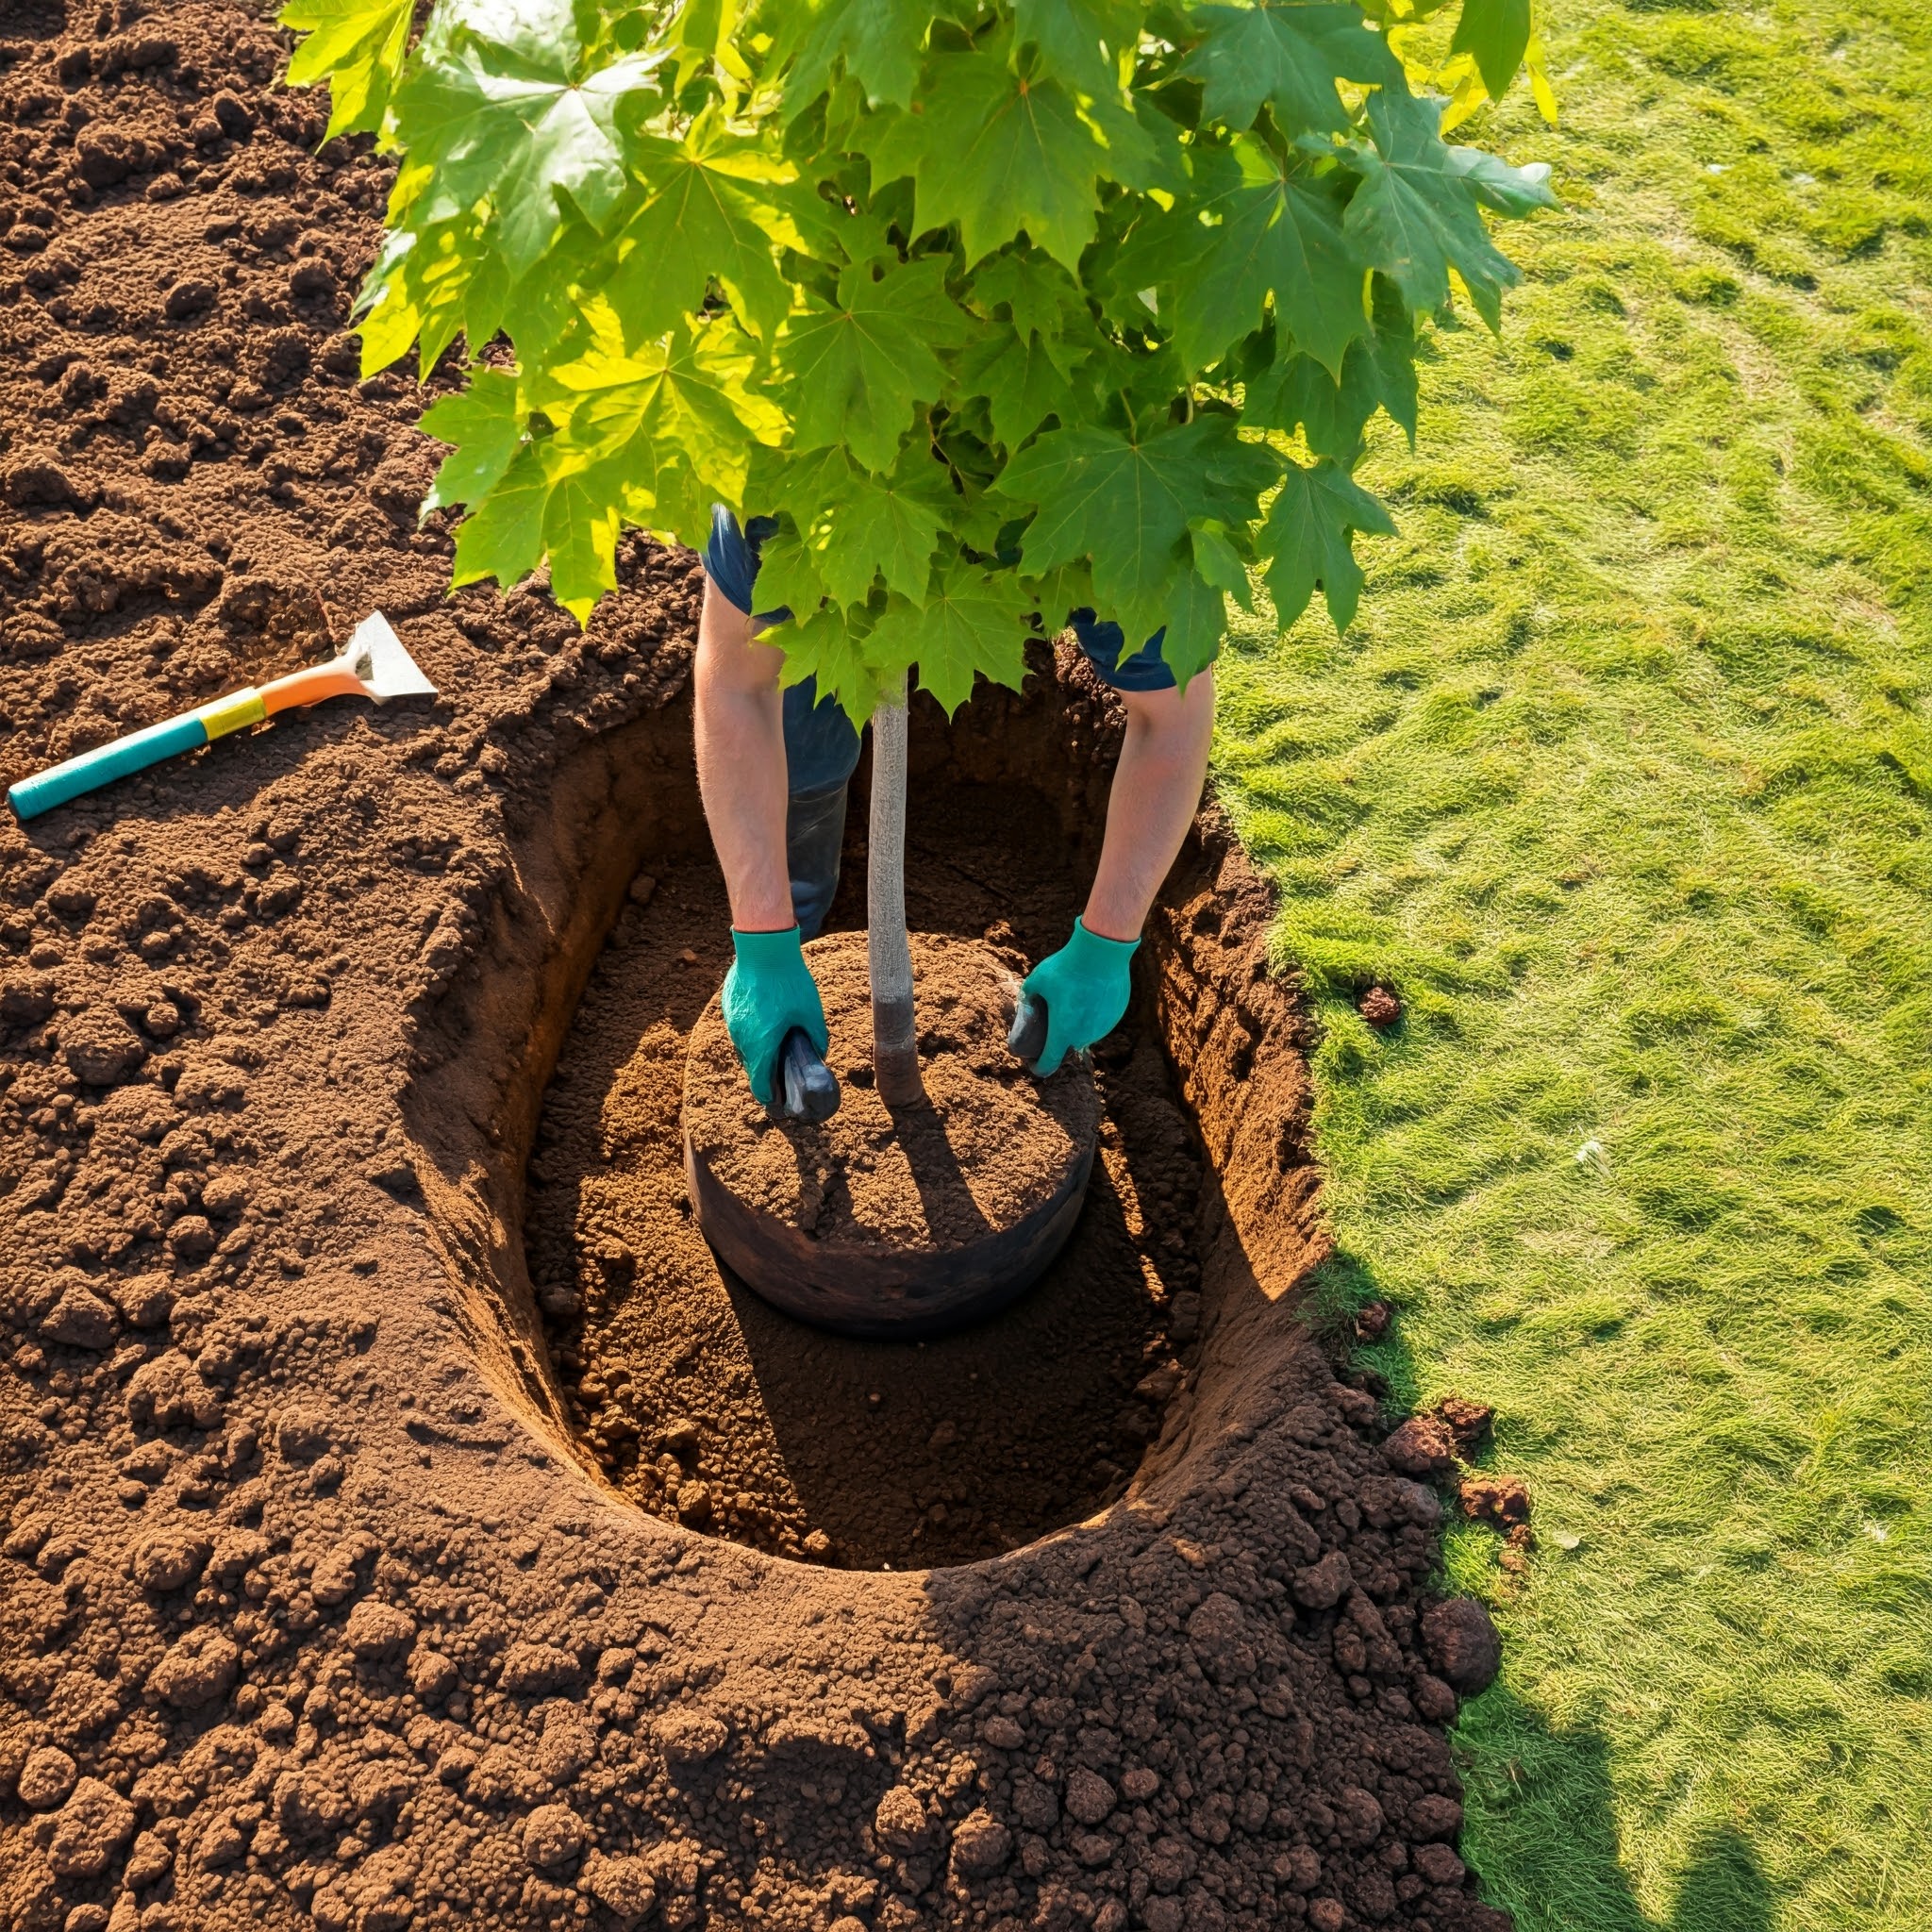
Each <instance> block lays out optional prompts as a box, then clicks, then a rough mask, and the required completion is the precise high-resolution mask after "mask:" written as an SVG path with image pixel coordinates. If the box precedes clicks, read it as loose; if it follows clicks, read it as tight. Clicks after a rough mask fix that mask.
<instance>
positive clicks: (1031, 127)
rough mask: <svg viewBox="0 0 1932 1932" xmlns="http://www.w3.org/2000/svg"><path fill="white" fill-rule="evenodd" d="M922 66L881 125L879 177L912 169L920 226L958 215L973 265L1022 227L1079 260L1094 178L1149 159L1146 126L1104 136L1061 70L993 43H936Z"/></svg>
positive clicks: (1075, 263) (1057, 253)
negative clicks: (1043, 69)
mask: <svg viewBox="0 0 1932 1932" xmlns="http://www.w3.org/2000/svg"><path fill="white" fill-rule="evenodd" d="M927 73H928V79H927V81H926V84H925V86H924V88H923V89H922V91H921V93H920V98H919V99H918V100H917V101H916V102H915V103H914V106H913V111H912V112H910V113H907V114H900V115H896V116H894V117H893V119H892V120H891V122H890V123H889V124H888V125H886V126H885V128H884V129H883V130H882V131H881V133H880V136H879V138H878V141H877V143H876V145H875V146H874V150H873V159H874V166H875V169H876V172H877V178H878V179H880V180H882V181H883V180H889V179H891V177H892V176H893V175H911V176H912V179H913V187H914V192H915V196H916V205H917V217H916V220H917V225H918V228H919V230H920V232H921V233H924V232H925V231H927V230H928V229H932V228H943V227H946V226H947V225H950V224H951V223H954V222H958V225H959V237H960V240H961V242H963V243H964V245H965V250H966V260H967V263H968V265H969V266H970V265H971V264H973V263H974V262H976V261H979V260H981V259H982V258H984V257H986V256H988V255H991V253H992V251H993V250H994V249H996V248H999V247H1003V246H1004V245H1005V244H1006V243H1007V242H1010V241H1011V240H1012V239H1013V238H1014V236H1016V235H1018V234H1020V233H1022V232H1023V231H1024V233H1025V234H1026V235H1027V236H1028V237H1029V238H1030V239H1031V241H1032V242H1034V243H1035V245H1036V246H1038V247H1041V248H1043V249H1045V251H1046V252H1047V253H1048V254H1049V255H1051V256H1052V257H1054V258H1055V259H1056V260H1058V261H1061V262H1064V263H1065V264H1066V266H1067V267H1068V268H1070V269H1074V270H1077V269H1078V267H1079V262H1080V254H1081V251H1082V250H1083V249H1084V248H1085V247H1086V246H1087V244H1088V242H1091V240H1092V239H1093V229H1094V214H1095V196H1096V186H1097V183H1098V182H1099V180H1100V178H1101V176H1102V175H1108V176H1109V178H1118V177H1119V173H1120V171H1122V170H1125V171H1127V172H1138V171H1139V170H1140V169H1141V168H1144V167H1145V165H1146V164H1147V161H1148V159H1149V158H1150V157H1151V143H1149V142H1147V141H1146V138H1145V136H1143V135H1141V132H1140V129H1139V128H1138V126H1135V125H1134V124H1133V123H1132V122H1131V121H1129V122H1128V123H1127V127H1128V130H1129V132H1128V133H1127V134H1126V135H1124V136H1122V135H1120V134H1118V132H1117V131H1116V133H1115V135H1114V137H1113V138H1114V139H1115V143H1116V144H1115V145H1114V146H1113V147H1108V146H1104V145H1103V144H1102V142H1101V139H1100V137H1099V134H1098V132H1097V130H1096V129H1095V128H1094V126H1093V125H1091V123H1090V122H1089V121H1087V120H1086V119H1084V118H1083V117H1082V115H1081V112H1080V108H1079V107H1078V105H1077V103H1076V102H1075V101H1074V96H1073V95H1071V94H1070V93H1068V92H1067V91H1066V90H1065V89H1064V88H1062V87H1061V86H1060V85H1059V83H1058V81H1055V80H1052V79H1048V78H1038V79H1035V78H1030V77H1028V76H1027V75H1022V74H1016V73H1014V71H1013V70H1012V68H1011V67H1009V66H1008V64H1007V62H1006V60H1005V58H1003V57H1002V53H1001V50H1000V49H999V48H997V47H994V48H991V49H981V48H975V49H974V51H973V52H972V53H970V54H944V55H941V56H940V57H939V58H937V59H935V60H933V61H932V62H931V64H930V66H929V68H928V70H927ZM1137 140H1138V142H1139V144H1138V145H1136V144H1135V142H1136V141H1137Z"/></svg>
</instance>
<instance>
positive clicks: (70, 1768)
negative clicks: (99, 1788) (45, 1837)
mask: <svg viewBox="0 0 1932 1932" xmlns="http://www.w3.org/2000/svg"><path fill="white" fill-rule="evenodd" d="M78 1775H79V1772H78V1770H77V1768H76V1767H75V1762H74V1759H73V1758H71V1757H68V1755H67V1754H66V1752H64V1751H62V1750H59V1749H58V1748H57V1747H56V1746H54V1745H52V1744H42V1746H41V1748H40V1749H39V1750H38V1751H36V1752H34V1753H33V1755H32V1756H31V1757H28V1759H27V1760H26V1763H25V1767H23V1769H22V1771H21V1774H20V1782H19V1784H18V1785H17V1786H16V1787H15V1795H16V1796H17V1797H18V1798H19V1799H20V1802H21V1803H22V1804H23V1805H25V1807H27V1809H28V1810H29V1811H51V1810H52V1809H53V1808H54V1807H55V1806H56V1805H58V1804H59V1803H60V1802H61V1800H62V1799H64V1798H65V1797H66V1796H67V1794H68V1792H69V1791H71V1790H73V1789H74V1781H75V1778H76V1777H77V1776H78Z"/></svg>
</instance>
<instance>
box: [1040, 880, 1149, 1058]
mask: <svg viewBox="0 0 1932 1932" xmlns="http://www.w3.org/2000/svg"><path fill="white" fill-rule="evenodd" d="M1140 943H1141V941H1139V940H1104V939H1102V938H1101V937H1100V935H1099V934H1098V933H1092V932H1089V931H1088V930H1087V927H1086V924H1084V922H1082V921H1080V920H1077V919H1076V920H1074V936H1073V938H1072V939H1070V940H1069V941H1067V942H1066V944H1065V945H1063V946H1062V947H1061V948H1060V949H1059V951H1058V953H1053V954H1049V955H1048V957H1047V958H1044V959H1042V960H1041V962H1040V964H1039V965H1038V966H1036V967H1035V968H1034V969H1033V971H1032V972H1031V973H1029V974H1027V975H1026V977H1025V978H1024V980H1023V981H1022V982H1021V984H1020V992H1021V1000H1020V1015H1019V1016H1018V1017H1017V1018H1016V1020H1015V1023H1014V1040H1015V1042H1016V1043H1017V1041H1019V1039H1020V1038H1021V1037H1022V1028H1023V1026H1024V1020H1025V1016H1026V1008H1027V1005H1028V996H1029V995H1030V996H1031V998H1032V999H1033V1000H1035V1001H1043V1002H1044V1003H1045V1006H1046V1044H1045V1045H1044V1046H1043V1047H1041V1049H1040V1054H1039V1057H1038V1058H1036V1059H1035V1060H1034V1061H1033V1071H1034V1072H1035V1073H1036V1074H1040V1075H1041V1077H1042V1078H1043V1077H1044V1076H1045V1075H1047V1074H1055V1073H1058V1071H1059V1065H1060V1061H1061V1060H1062V1059H1064V1058H1066V1056H1067V1055H1068V1054H1070V1053H1079V1052H1080V1051H1082V1049H1084V1048H1086V1047H1090V1046H1091V1045H1092V1044H1093V1042H1094V1041H1096V1040H1100V1039H1103V1038H1104V1037H1105V1036H1106V1035H1108V1034H1109V1033H1111V1032H1112V1031H1113V1029H1114V1028H1115V1027H1116V1026H1118V1025H1119V1024H1121V1016H1122V1015H1123V1014H1124V1012H1125V1011H1126V1010H1127V998H1128V995H1129V994H1130V993H1131V992H1132V991H1133V982H1132V979H1131V976H1130V974H1129V972H1128V967H1129V965H1130V963H1131V961H1132V959H1133V957H1134V953H1135V951H1136V949H1137V948H1138V947H1139V945H1140Z"/></svg>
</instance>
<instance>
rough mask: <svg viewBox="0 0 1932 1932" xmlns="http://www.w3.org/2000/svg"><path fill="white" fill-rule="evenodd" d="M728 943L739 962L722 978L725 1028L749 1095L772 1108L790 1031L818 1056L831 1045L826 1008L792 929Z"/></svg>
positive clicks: (740, 935) (736, 936)
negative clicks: (798, 1031)
mask: <svg viewBox="0 0 1932 1932" xmlns="http://www.w3.org/2000/svg"><path fill="white" fill-rule="evenodd" d="M731 944H732V948H733V950H734V951H735V952H736V953H737V955H738V957H737V958H736V959H735V960H734V961H733V963H732V967H731V971H730V972H729V973H727V974H725V975H724V998H723V1000H722V1002H721V1004H722V1005H723V1007H724V1025H725V1029H726V1031H728V1032H729V1033H730V1035H731V1044H732V1045H733V1046H734V1047H736V1048H737V1049H738V1058H739V1063H740V1064H741V1066H742V1067H743V1068H744V1074H745V1078H746V1079H748V1080H749V1081H750V1082H751V1091H753V1092H754V1093H755V1094H756V1095H757V1096H758V1099H759V1100H760V1101H762V1102H763V1103H764V1105H765V1106H767V1107H775V1106H776V1104H777V1099H776V1095H777V1069H778V1049H779V1048H780V1047H781V1046H783V1045H784V1044H785V1036H786V1035H787V1034H788V1033H790V1032H791V1029H792V1028H793V1027H794V1026H803V1027H804V1028H805V1031H806V1036H807V1038H808V1039H809V1040H810V1041H811V1043H812V1045H813V1046H814V1047H816V1048H817V1049H818V1051H819V1054H820V1055H821V1057H823V1056H824V1052H825V1049H826V1048H827V1047H828V1046H829V1045H830V1044H831V1037H830V1035H829V1034H827V1032H826V1031H825V1008H824V1003H823V1002H822V1001H821V1000H820V998H819V990H818V986H817V983H816V982H815V981H814V980H813V978H812V976H811V969H810V968H809V967H808V966H807V965H806V963H805V952H804V949H803V946H802V943H801V941H800V940H799V936H798V928H797V927H796V926H795V925H788V926H787V927H786V928H785V930H784V931H783V932H740V931H738V930H737V929H736V927H734V928H733V929H732V934H731Z"/></svg>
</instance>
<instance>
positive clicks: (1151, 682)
mask: <svg viewBox="0 0 1932 1932" xmlns="http://www.w3.org/2000/svg"><path fill="white" fill-rule="evenodd" d="M1067 622H1068V624H1070V625H1072V626H1073V631H1074V639H1075V641H1077V642H1078V643H1079V646H1080V648H1081V650H1083V651H1084V652H1085V653H1086V654H1087V661H1088V662H1089V663H1090V664H1091V665H1092V666H1093V668H1094V670H1095V671H1096V672H1097V673H1098V674H1099V675H1100V681H1101V682H1102V683H1103V684H1110V685H1111V686H1112V687H1113V688H1114V690H1115V691H1172V690H1174V686H1175V684H1176V683H1177V682H1178V680H1177V679H1176V678H1175V676H1174V673H1173V672H1172V671H1171V670H1169V668H1168V663H1167V659H1166V658H1163V657H1162V656H1161V655H1160V646H1161V644H1162V642H1163V641H1165V639H1166V637H1167V632H1166V631H1165V630H1164V629H1163V630H1158V631H1156V632H1155V633H1154V635H1153V636H1152V637H1151V638H1149V639H1148V640H1147V641H1146V642H1145V643H1144V644H1142V645H1141V648H1140V649H1139V650H1138V651H1135V652H1132V653H1131V654H1130V655H1129V656H1127V657H1126V658H1122V656H1121V653H1122V651H1123V650H1124V649H1125V648H1126V637H1125V635H1124V633H1123V632H1122V630H1121V627H1120V625H1117V624H1103V623H1102V622H1101V621H1100V620H1099V619H1098V618H1097V617H1096V616H1095V615H1094V614H1093V612H1092V611H1091V610H1075V611H1073V612H1072V613H1070V614H1069V616H1068V618H1067Z"/></svg>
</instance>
